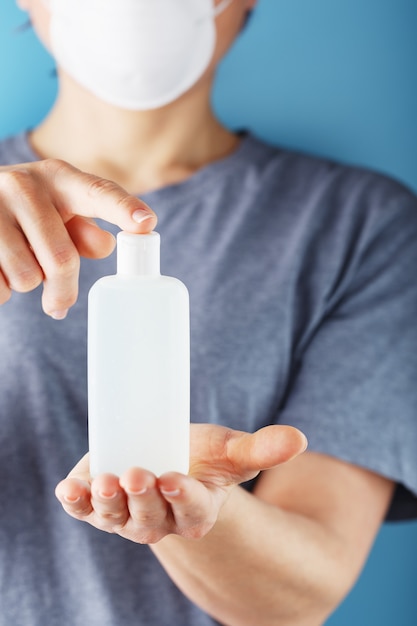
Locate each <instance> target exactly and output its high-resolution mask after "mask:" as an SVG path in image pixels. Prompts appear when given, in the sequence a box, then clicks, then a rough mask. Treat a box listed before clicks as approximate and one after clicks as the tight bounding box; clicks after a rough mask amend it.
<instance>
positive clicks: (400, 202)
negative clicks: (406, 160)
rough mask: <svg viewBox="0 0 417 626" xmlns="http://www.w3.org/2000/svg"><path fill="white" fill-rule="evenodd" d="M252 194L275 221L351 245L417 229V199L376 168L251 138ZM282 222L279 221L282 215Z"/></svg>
mask: <svg viewBox="0 0 417 626" xmlns="http://www.w3.org/2000/svg"><path fill="white" fill-rule="evenodd" d="M244 155H245V157H246V169H247V175H246V177H242V178H243V179H245V180H246V190H249V192H250V193H252V195H253V201H254V202H256V203H257V205H261V206H263V207H264V210H265V213H266V212H267V213H268V217H269V218H271V213H273V212H275V213H276V214H279V216H280V218H281V217H282V215H284V216H286V218H287V220H288V221H289V222H290V223H291V225H292V228H296V229H297V230H298V229H299V228H302V226H303V224H304V226H305V228H306V229H307V230H308V232H309V233H310V235H313V233H315V234H316V235H319V234H320V236H321V237H323V236H325V234H326V233H327V235H329V236H332V237H333V236H335V237H338V236H339V235H340V236H341V237H342V236H343V238H344V239H345V240H346V239H349V234H350V235H351V237H353V238H354V239H355V240H357V237H358V234H359V232H360V236H361V237H368V236H369V237H372V236H373V235H372V233H373V234H375V233H377V232H380V231H381V229H382V230H384V229H386V228H389V227H390V225H392V224H393V223H395V224H397V225H400V224H402V227H404V224H407V227H412V228H417V196H416V195H415V193H414V192H413V191H412V190H411V189H409V188H408V187H407V186H406V185H404V184H403V183H402V182H400V181H398V180H395V179H394V178H393V177H391V176H388V175H386V174H383V173H381V172H377V171H374V170H372V169H370V168H365V167H359V166H352V165H347V164H344V163H341V162H337V161H334V160H331V159H326V158H322V157H318V156H314V155H310V154H306V153H302V152H297V151H293V150H288V149H283V148H280V147H277V146H273V145H269V144H267V143H265V142H264V141H262V140H259V139H258V138H256V137H254V136H253V135H249V136H248V137H247V139H246V146H245V151H244ZM277 217H278V216H277Z"/></svg>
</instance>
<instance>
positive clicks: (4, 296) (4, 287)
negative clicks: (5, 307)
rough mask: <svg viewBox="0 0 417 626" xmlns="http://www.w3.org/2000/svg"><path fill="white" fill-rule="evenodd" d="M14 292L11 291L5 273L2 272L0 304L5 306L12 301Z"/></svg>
mask: <svg viewBox="0 0 417 626" xmlns="http://www.w3.org/2000/svg"><path fill="white" fill-rule="evenodd" d="M11 295H12V290H11V289H10V287H9V285H8V283H7V281H6V279H5V277H4V275H3V272H2V271H1V270H0V304H4V303H5V302H7V300H9V299H10V296H11Z"/></svg>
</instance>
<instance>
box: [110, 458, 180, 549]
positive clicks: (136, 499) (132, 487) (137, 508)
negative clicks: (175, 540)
mask: <svg viewBox="0 0 417 626" xmlns="http://www.w3.org/2000/svg"><path fill="white" fill-rule="evenodd" d="M120 484H121V486H122V487H123V489H124V490H125V492H126V495H127V505H128V507H129V512H130V519H129V521H128V522H127V524H126V526H125V529H124V531H125V533H126V536H128V537H129V538H130V539H133V541H136V542H138V543H155V542H156V541H159V540H160V539H161V538H162V537H164V536H165V535H166V534H167V533H168V532H170V531H171V526H172V524H171V515H170V510H169V506H168V504H167V502H166V501H165V499H164V498H163V497H162V496H161V494H160V492H159V489H158V487H157V479H156V477H155V475H154V474H152V473H151V472H148V471H146V470H143V469H141V468H131V469H129V470H128V471H127V472H125V473H124V474H123V476H122V477H121V479H120Z"/></svg>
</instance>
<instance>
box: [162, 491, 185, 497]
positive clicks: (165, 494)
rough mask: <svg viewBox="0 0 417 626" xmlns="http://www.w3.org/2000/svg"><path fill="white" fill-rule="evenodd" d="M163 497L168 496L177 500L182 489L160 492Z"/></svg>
mask: <svg viewBox="0 0 417 626" xmlns="http://www.w3.org/2000/svg"><path fill="white" fill-rule="evenodd" d="M160 491H161V493H162V495H163V496H167V498H175V497H176V496H179V495H180V493H181V491H180V489H173V490H172V491H167V490H166V489H161V490H160Z"/></svg>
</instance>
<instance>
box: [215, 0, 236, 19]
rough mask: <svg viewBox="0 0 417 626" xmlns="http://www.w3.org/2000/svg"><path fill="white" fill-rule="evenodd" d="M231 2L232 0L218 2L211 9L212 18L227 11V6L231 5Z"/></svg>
mask: <svg viewBox="0 0 417 626" xmlns="http://www.w3.org/2000/svg"><path fill="white" fill-rule="evenodd" d="M232 2H233V0H221V2H219V4H218V5H217V6H215V7H213V13H212V15H213V17H217V16H218V15H220V13H223V11H224V10H225V9H227V7H228V6H229V4H231V3H232Z"/></svg>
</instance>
